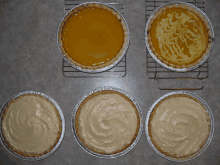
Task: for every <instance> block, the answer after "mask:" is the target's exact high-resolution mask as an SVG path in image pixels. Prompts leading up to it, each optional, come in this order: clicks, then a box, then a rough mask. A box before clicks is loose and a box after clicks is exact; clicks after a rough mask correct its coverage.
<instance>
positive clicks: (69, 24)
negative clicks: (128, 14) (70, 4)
mask: <svg viewBox="0 0 220 165" xmlns="http://www.w3.org/2000/svg"><path fill="white" fill-rule="evenodd" d="M58 40H59V44H60V49H61V51H62V54H63V55H65V56H66V58H67V59H68V60H69V61H70V62H71V63H72V64H74V66H77V67H80V68H82V69H88V70H96V69H101V68H105V67H107V66H110V65H112V64H113V63H114V62H116V61H117V60H118V59H119V57H121V56H123V55H124V54H123V53H124V50H125V49H126V45H127V44H128V29H127V27H126V24H125V22H124V20H123V18H122V17H121V15H120V13H117V12H116V11H115V10H113V9H111V8H109V7H108V6H106V5H104V4H99V3H88V4H83V5H80V6H79V7H77V8H74V9H72V10H71V11H70V12H69V13H68V15H66V16H65V18H64V20H63V21H62V23H61V24H60V27H59V34H58Z"/></svg>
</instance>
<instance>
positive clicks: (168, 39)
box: [146, 3, 212, 69]
mask: <svg viewBox="0 0 220 165" xmlns="http://www.w3.org/2000/svg"><path fill="white" fill-rule="evenodd" d="M146 42H147V43H148V44H149V48H150V50H151V51H152V53H153V54H154V55H155V57H156V58H157V59H158V60H159V61H160V62H162V63H163V64H165V65H167V66H169V67H172V68H179V69H182V68H190V67H192V66H196V65H197V64H199V63H200V62H201V61H203V60H204V59H205V58H206V56H207V55H208V54H209V52H210V48H211V43H212V38H211V27H210V26H209V23H208V21H207V18H206V17H205V16H204V15H203V14H202V12H199V11H198V10H196V9H195V8H193V7H191V6H190V5H186V4H184V3H180V4H172V3H171V4H168V5H165V6H164V7H161V8H160V9H159V10H158V11H157V12H156V13H155V14H154V15H153V17H152V18H151V19H150V20H149V24H148V28H147V41H146Z"/></svg>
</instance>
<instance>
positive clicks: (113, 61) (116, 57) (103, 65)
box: [58, 3, 129, 72]
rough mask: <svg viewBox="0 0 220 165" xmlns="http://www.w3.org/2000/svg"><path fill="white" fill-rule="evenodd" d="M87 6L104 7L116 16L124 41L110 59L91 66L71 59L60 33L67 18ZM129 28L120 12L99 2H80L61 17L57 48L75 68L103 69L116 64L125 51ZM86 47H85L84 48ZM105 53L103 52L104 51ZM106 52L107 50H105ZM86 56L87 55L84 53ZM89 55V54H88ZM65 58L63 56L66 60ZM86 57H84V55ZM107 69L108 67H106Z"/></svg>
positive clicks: (86, 69)
mask: <svg viewBox="0 0 220 165" xmlns="http://www.w3.org/2000/svg"><path fill="white" fill-rule="evenodd" d="M87 8H98V9H104V10H106V11H109V12H110V13H111V14H112V15H114V16H115V17H116V19H118V21H119V22H120V24H121V26H122V29H123V31H124V32H123V33H124V34H123V35H124V41H123V44H122V45H121V49H120V51H119V52H118V53H117V54H115V55H114V56H113V55H112V57H111V58H112V59H108V61H106V62H104V63H103V62H101V63H99V64H97V65H93V66H89V65H84V64H81V63H79V62H76V61H75V60H73V59H72V58H71V57H70V56H69V55H68V53H67V52H66V51H65V49H64V43H63V41H62V33H63V28H64V26H65V24H66V22H68V19H69V18H70V17H71V16H73V15H74V14H77V13H78V12H80V11H82V9H87ZM80 33H82V32H80ZM128 35H129V30H128V29H127V27H126V23H125V22H124V20H123V18H122V17H121V14H120V13H118V12H116V11H115V10H113V9H111V8H109V7H108V6H107V5H104V4H101V3H86V4H82V5H80V6H78V7H76V8H73V9H72V10H71V11H70V12H69V13H68V14H67V15H66V16H65V18H64V19H63V21H62V22H61V24H60V27H59V33H58V42H59V48H60V50H61V52H62V54H63V55H64V57H66V58H67V59H68V61H67V62H70V63H71V64H72V66H73V67H75V68H76V69H80V70H83V71H86V72H87V71H88V70H93V71H94V70H98V69H99V70H100V69H105V70H106V67H109V66H111V67H113V66H114V65H116V64H117V62H119V61H118V60H119V59H121V58H120V57H121V56H123V55H124V54H125V51H126V49H127V46H128V43H129V41H128V40H129V37H128ZM85 49H86V48H85ZM111 49H114V46H112V47H111ZM104 53H105V52H104ZM107 53H108V52H107ZM86 56H88V55H86ZM89 56H90V55H89ZM66 58H64V59H65V60H66ZM85 58H86V57H85ZM107 69H109V68H107Z"/></svg>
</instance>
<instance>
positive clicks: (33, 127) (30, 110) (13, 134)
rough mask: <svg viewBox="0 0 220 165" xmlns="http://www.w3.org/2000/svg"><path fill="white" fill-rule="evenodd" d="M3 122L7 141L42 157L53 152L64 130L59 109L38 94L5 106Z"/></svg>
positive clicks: (15, 148)
mask: <svg viewBox="0 0 220 165" xmlns="http://www.w3.org/2000/svg"><path fill="white" fill-rule="evenodd" d="M1 125H2V130H1V131H2V135H3V137H4V142H5V143H6V144H7V146H8V147H9V148H10V149H11V150H13V151H14V152H16V153H17V154H19V155H22V156H25V157H39V156H42V155H45V154H46V153H48V152H50V151H51V150H52V149H53V148H54V146H55V145H56V144H57V142H58V140H59V138H60V136H61V131H62V126H61V118H60V115H59V112H58V110H57V109H56V107H55V106H54V105H53V104H52V103H51V101H49V100H48V99H46V98H45V97H43V96H41V95H38V94H24V95H21V96H19V97H17V98H15V99H12V101H11V102H10V103H9V104H8V106H7V107H6V108H5V109H4V112H3V115H2V122H1Z"/></svg>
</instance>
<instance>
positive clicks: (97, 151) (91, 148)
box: [75, 90, 141, 155]
mask: <svg viewBox="0 0 220 165" xmlns="http://www.w3.org/2000/svg"><path fill="white" fill-rule="evenodd" d="M101 94H118V95H120V96H122V97H123V98H124V99H125V100H126V101H128V102H129V103H130V104H131V105H132V107H133V108H134V109H135V110H136V111H135V113H136V116H137V121H138V123H137V128H136V132H135V135H134V137H133V139H132V140H131V142H130V143H129V144H127V145H125V146H124V147H123V148H121V149H120V150H117V151H115V152H112V153H110V154H107V153H105V152H103V151H100V150H97V149H95V148H93V147H92V146H89V145H87V144H86V143H85V142H84V139H83V137H81V133H80V128H79V125H78V123H79V121H78V120H79V115H80V110H81V109H82V107H83V106H84V104H85V103H86V102H87V101H88V100H90V99H91V98H93V97H96V96H98V95H101ZM140 123H141V121H140V119H139V113H138V110H137V108H136V107H135V105H134V103H133V102H132V101H131V100H130V99H129V98H128V97H126V96H125V95H124V94H122V93H120V92H116V91H112V90H104V91H99V92H96V93H93V94H92V95H89V96H88V97H87V98H86V99H85V100H83V102H82V103H81V104H80V106H79V108H78V110H77V112H76V116H75V128H76V132H77V136H78V137H79V139H80V141H81V142H82V143H83V145H84V146H85V147H87V148H88V149H90V150H92V151H93V152H96V153H99V154H105V155H112V154H117V153H119V152H122V151H124V150H126V149H127V148H128V147H129V146H130V145H131V144H132V143H133V142H134V140H135V139H136V137H137V135H138V132H139V128H140Z"/></svg>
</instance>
